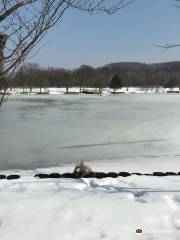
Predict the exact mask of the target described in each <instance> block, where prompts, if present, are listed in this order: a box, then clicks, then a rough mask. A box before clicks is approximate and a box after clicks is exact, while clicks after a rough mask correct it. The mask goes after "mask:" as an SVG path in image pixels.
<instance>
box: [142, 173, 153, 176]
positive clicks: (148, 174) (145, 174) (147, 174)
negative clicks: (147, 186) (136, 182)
mask: <svg viewBox="0 0 180 240" xmlns="http://www.w3.org/2000/svg"><path fill="white" fill-rule="evenodd" d="M143 175H144V176H153V175H152V174H150V173H144V174H143Z"/></svg>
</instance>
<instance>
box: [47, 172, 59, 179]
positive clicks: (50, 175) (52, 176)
mask: <svg viewBox="0 0 180 240" xmlns="http://www.w3.org/2000/svg"><path fill="white" fill-rule="evenodd" d="M60 177H61V175H60V174H59V173H51V174H49V178H60Z"/></svg>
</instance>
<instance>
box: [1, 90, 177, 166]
mask: <svg viewBox="0 0 180 240" xmlns="http://www.w3.org/2000/svg"><path fill="white" fill-rule="evenodd" d="M0 136H1V137H0V169H1V170H3V169H17V168H18V169H19V168H20V169H35V168H39V167H40V168H43V167H50V166H56V165H60V164H65V163H72V162H74V163H76V162H79V161H80V160H84V161H85V162H87V161H96V162H98V163H99V164H103V163H104V162H105V161H113V162H116V163H117V162H118V163H119V164H121V163H123V162H126V163H127V162H128V161H129V164H130V163H131V162H132V161H137V163H139V164H141V162H143V163H146V164H154V165H156V163H157V162H158V164H159V165H162V166H163V164H164V161H166V162H167V163H169V166H172V167H173V166H176V168H177V162H178V159H179V163H180V95H163V94H162V95H155V94H154V95H153V94H152V95H143V94H139V95H138V94H124V95H118V96H105V97H102V96H89V95H86V96H85V95H47V96H36V95H31V96H25V95H24V96H22V95H13V96H11V97H10V98H9V100H8V102H7V103H6V104H5V105H4V107H3V109H2V111H1V112H0ZM159 160H160V161H159ZM175 163H176V164H175ZM179 167H180V164H179Z"/></svg>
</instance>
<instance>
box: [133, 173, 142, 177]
mask: <svg viewBox="0 0 180 240" xmlns="http://www.w3.org/2000/svg"><path fill="white" fill-rule="evenodd" d="M131 175H137V176H142V173H132V174H131Z"/></svg>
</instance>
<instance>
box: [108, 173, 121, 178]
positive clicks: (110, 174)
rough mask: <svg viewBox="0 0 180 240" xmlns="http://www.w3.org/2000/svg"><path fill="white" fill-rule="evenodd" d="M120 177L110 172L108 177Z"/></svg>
mask: <svg viewBox="0 0 180 240" xmlns="http://www.w3.org/2000/svg"><path fill="white" fill-rule="evenodd" d="M118 176H119V175H118V174H117V173H115V172H109V173H107V177H111V178H117V177H118Z"/></svg>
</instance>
